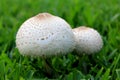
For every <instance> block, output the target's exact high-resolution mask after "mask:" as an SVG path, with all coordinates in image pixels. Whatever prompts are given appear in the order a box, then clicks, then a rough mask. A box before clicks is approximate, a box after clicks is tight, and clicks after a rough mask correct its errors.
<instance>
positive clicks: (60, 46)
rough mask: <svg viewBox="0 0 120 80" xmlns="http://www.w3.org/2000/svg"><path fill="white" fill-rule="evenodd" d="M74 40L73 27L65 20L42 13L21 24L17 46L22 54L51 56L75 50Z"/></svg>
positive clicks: (17, 36)
mask: <svg viewBox="0 0 120 80" xmlns="http://www.w3.org/2000/svg"><path fill="white" fill-rule="evenodd" d="M74 40H75V39H74V34H73V32H72V29H71V28H70V25H69V24H68V23H67V22H66V21H65V20H63V19H62V18H60V17H57V16H54V15H51V14H49V13H40V14H38V15H36V16H34V17H32V18H29V19H28V20H26V21H25V22H24V23H23V24H22V25H21V27H20V28H19V30H18V32H17V35H16V46H17V48H18V50H19V52H20V53H21V54H22V55H26V56H33V57H34V56H39V57H42V56H45V57H49V56H54V55H62V54H67V53H69V52H71V51H73V49H74V48H75V41H74Z"/></svg>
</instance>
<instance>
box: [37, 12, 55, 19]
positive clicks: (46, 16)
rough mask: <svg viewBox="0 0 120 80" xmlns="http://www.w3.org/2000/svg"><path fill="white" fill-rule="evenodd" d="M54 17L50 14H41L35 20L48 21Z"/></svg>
mask: <svg viewBox="0 0 120 80" xmlns="http://www.w3.org/2000/svg"><path fill="white" fill-rule="evenodd" d="M52 16H53V15H51V14H49V13H40V14H38V15H36V16H35V18H37V19H39V20H42V19H47V18H50V17H52Z"/></svg>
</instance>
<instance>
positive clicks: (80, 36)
mask: <svg viewBox="0 0 120 80" xmlns="http://www.w3.org/2000/svg"><path fill="white" fill-rule="evenodd" d="M73 32H74V35H75V40H76V48H75V50H76V52H77V53H78V54H83V53H85V54H93V53H97V52H98V51H100V50H101V48H102V46H103V41H102V38H101V36H100V34H99V33H98V32H97V31H96V30H95V29H92V28H88V27H85V26H81V27H78V28H75V29H73Z"/></svg>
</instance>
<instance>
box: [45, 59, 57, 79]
mask: <svg viewBox="0 0 120 80" xmlns="http://www.w3.org/2000/svg"><path fill="white" fill-rule="evenodd" d="M43 62H44V64H43V67H44V69H45V74H46V75H47V76H48V77H49V78H52V77H56V76H57V72H56V71H55V70H54V68H53V67H52V66H51V64H50V63H49V61H48V59H46V58H43ZM53 74H54V76H52V75H53Z"/></svg>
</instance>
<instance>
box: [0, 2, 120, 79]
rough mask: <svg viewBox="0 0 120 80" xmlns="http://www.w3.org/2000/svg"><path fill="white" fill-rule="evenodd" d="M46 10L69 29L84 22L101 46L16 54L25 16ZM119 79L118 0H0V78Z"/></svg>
mask: <svg viewBox="0 0 120 80" xmlns="http://www.w3.org/2000/svg"><path fill="white" fill-rule="evenodd" d="M41 12H48V13H51V14H53V15H56V16H60V17H62V18H63V19H65V20H66V21H67V22H68V23H69V24H70V25H71V27H72V28H75V27H78V26H81V25H85V26H89V27H92V28H94V29H96V30H97V31H98V32H100V34H101V35H102V38H103V41H104V47H103V49H102V50H101V51H100V52H99V53H98V54H94V55H82V56H77V55H75V54H74V53H69V54H68V55H66V56H60V57H59V56H58V57H52V58H49V59H48V60H49V65H50V66H51V67H52V69H53V72H52V74H48V73H47V72H46V69H45V67H44V65H45V63H44V61H43V60H42V59H40V58H37V59H32V58H29V57H23V56H22V55H20V53H19V52H18V50H17V49H16V45H15V36H16V32H17V30H18V28H19V27H20V25H21V24H22V23H23V22H24V21H25V20H26V19H28V18H30V17H32V16H35V15H37V14H38V13H41ZM39 79H42V80H48V79H57V80H81V79H83V80H120V0H0V80H39Z"/></svg>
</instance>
